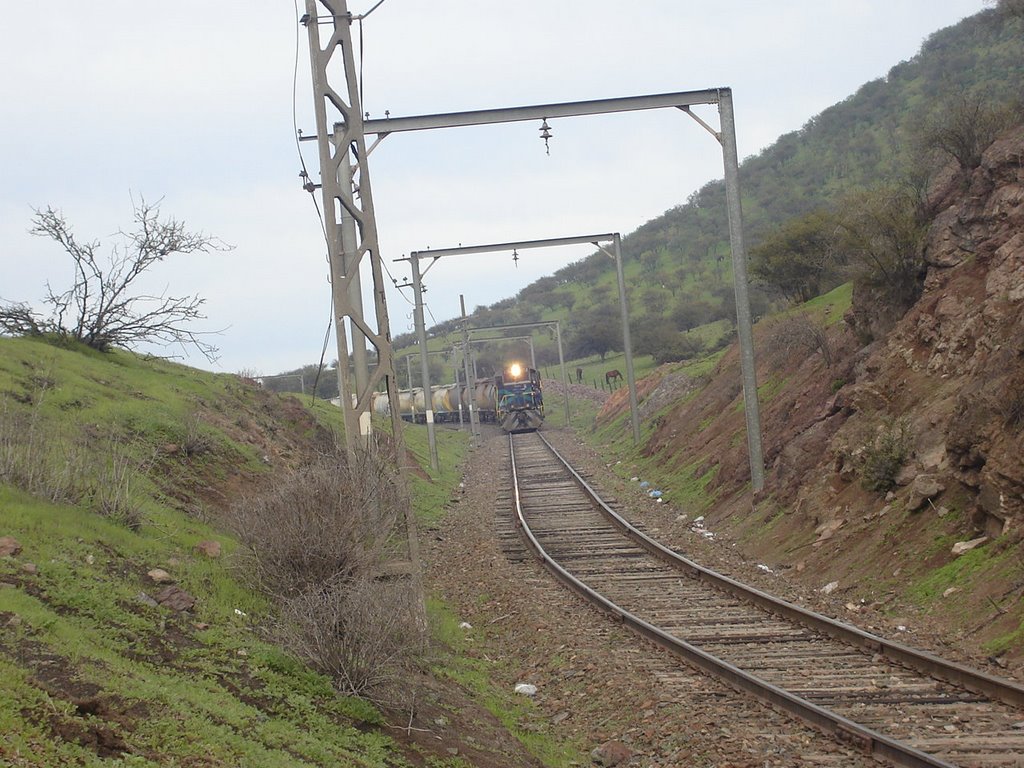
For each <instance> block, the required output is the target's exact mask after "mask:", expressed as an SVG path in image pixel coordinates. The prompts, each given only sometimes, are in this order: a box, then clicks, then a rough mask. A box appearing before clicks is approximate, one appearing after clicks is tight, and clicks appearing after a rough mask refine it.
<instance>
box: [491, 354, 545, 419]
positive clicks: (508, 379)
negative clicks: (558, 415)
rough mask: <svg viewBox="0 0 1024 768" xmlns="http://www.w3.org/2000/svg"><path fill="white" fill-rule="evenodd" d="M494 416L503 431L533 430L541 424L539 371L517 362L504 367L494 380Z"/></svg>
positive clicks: (542, 405)
mask: <svg viewBox="0 0 1024 768" xmlns="http://www.w3.org/2000/svg"><path fill="white" fill-rule="evenodd" d="M494 384H495V387H496V392H495V403H496V408H495V418H496V421H497V422H498V424H499V425H500V426H501V428H502V429H503V430H505V431H506V432H533V431H535V430H537V429H539V428H540V425H541V424H543V423H544V393H543V392H542V391H541V385H540V372H539V371H537V370H536V369H535V368H528V367H526V366H525V365H521V364H520V363H511V364H510V365H508V366H506V367H505V369H504V370H503V371H502V373H501V375H500V376H496V377H495V379H494Z"/></svg>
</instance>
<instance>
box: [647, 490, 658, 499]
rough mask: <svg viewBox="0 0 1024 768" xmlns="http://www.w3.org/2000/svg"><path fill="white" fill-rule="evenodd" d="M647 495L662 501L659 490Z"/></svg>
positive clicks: (649, 492)
mask: <svg viewBox="0 0 1024 768" xmlns="http://www.w3.org/2000/svg"><path fill="white" fill-rule="evenodd" d="M647 495H648V496H650V497H651V498H652V499H660V498H661V491H658V490H654V491H648V492H647Z"/></svg>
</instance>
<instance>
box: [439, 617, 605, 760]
mask: <svg viewBox="0 0 1024 768" xmlns="http://www.w3.org/2000/svg"><path fill="white" fill-rule="evenodd" d="M427 613H428V617H429V621H430V626H431V631H432V633H433V635H434V637H435V638H436V639H438V640H439V641H441V642H442V643H443V644H444V645H445V646H446V647H447V648H448V650H449V653H447V654H445V655H444V657H443V658H441V659H439V660H438V662H437V663H436V664H435V667H434V672H435V674H436V675H438V676H441V677H447V678H450V679H451V680H454V681H455V682H457V683H458V684H459V685H461V686H462V687H463V688H464V689H465V690H467V691H468V692H470V693H471V694H472V696H473V698H474V700H475V701H476V702H477V703H478V704H479V705H480V706H482V707H483V708H485V709H486V710H487V711H488V712H490V713H491V714H492V715H493V716H494V717H495V718H496V719H497V720H498V721H499V722H500V723H501V724H502V725H503V726H504V727H505V728H506V729H507V730H508V731H509V733H511V734H512V735H513V736H515V737H516V738H517V739H518V740H519V741H520V743H522V744H523V746H524V747H526V749H527V750H528V751H529V752H530V754H532V755H533V756H534V757H536V758H537V759H538V760H540V761H541V762H542V763H543V764H544V765H545V766H548V768H569V766H573V765H583V764H584V763H585V762H586V754H585V753H584V752H583V751H582V746H581V745H574V744H566V743H563V742H560V741H559V740H557V739H555V738H554V737H552V736H551V734H549V733H548V732H547V730H548V729H547V721H546V718H545V717H544V716H543V714H542V713H541V712H540V711H538V710H537V708H536V706H535V705H534V703H533V702H532V701H531V700H530V699H529V698H527V697H524V696H520V695H518V694H516V693H514V692H513V691H511V690H503V689H500V688H498V687H497V686H496V685H495V682H494V679H495V677H497V676H499V673H500V672H501V669H500V667H499V664H500V662H497V661H494V660H489V659H483V658H479V657H477V656H475V655H473V652H474V651H473V648H474V645H473V644H471V643H470V642H469V640H470V638H472V637H474V632H476V631H477V630H468V631H467V630H463V629H460V628H459V623H460V620H459V618H458V617H457V616H456V615H455V614H454V613H452V612H451V610H450V609H449V608H448V607H447V606H446V605H445V604H444V603H442V602H440V601H439V600H430V601H428V605H427ZM506 676H507V675H506Z"/></svg>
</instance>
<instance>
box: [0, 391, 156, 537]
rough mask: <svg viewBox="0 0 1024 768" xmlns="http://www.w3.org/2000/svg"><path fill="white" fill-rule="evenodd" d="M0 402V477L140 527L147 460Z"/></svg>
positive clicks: (36, 410)
mask: <svg viewBox="0 0 1024 768" xmlns="http://www.w3.org/2000/svg"><path fill="white" fill-rule="evenodd" d="M42 401H43V397H42V396H41V395H40V396H38V397H34V398H33V400H32V405H31V407H30V409H29V410H28V411H23V410H15V409H13V408H11V407H10V404H9V403H8V402H7V400H6V399H5V400H2V401H0V481H2V482H5V483H8V484H10V485H13V486H14V487H16V488H20V489H21V490H23V491H25V492H26V493H29V494H31V495H33V496H37V497H39V498H42V499H45V500H47V501H50V502H53V503H55V504H79V505H81V506H82V507H84V508H85V509H88V510H90V511H92V512H96V513H97V514H100V515H103V516H104V517H108V518H110V519H111V520H113V521H115V522H117V523H120V524H121V525H124V526H126V527H128V528H130V529H131V530H138V529H139V528H140V527H141V526H142V520H143V513H142V504H141V493H140V491H139V490H138V488H137V486H138V479H139V475H140V473H142V472H144V471H145V468H146V466H145V463H144V462H140V461H139V460H138V459H136V458H135V456H134V455H133V451H132V448H131V446H130V445H129V444H127V443H125V442H124V441H122V440H120V439H118V438H116V437H114V436H110V437H91V438H90V437H89V436H87V435H77V436H73V437H69V436H68V435H66V434H65V433H64V432H63V431H62V430H60V429H59V428H58V427H55V426H54V425H53V424H51V423H49V422H47V421H46V420H45V419H44V418H43V416H42V409H41V404H42Z"/></svg>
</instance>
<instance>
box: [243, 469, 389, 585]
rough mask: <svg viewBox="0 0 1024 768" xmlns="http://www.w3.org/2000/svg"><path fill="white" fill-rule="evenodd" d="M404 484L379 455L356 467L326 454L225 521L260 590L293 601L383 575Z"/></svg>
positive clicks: (246, 503) (250, 501) (247, 569)
mask: <svg viewBox="0 0 1024 768" xmlns="http://www.w3.org/2000/svg"><path fill="white" fill-rule="evenodd" d="M398 487H399V486H398V483H397V482H396V477H395V472H394V470H393V469H392V468H391V467H388V466H386V465H385V463H384V461H383V460H382V458H381V457H380V456H378V454H377V452H376V451H374V450H371V451H367V452H365V453H362V454H360V456H359V457H358V458H357V460H356V463H355V464H354V465H352V466H349V465H348V463H347V462H346V461H345V458H344V457H343V456H338V455H328V456H324V457H322V458H321V459H320V461H318V462H317V463H314V464H311V465H309V466H306V467H303V468H302V469H300V470H297V471H295V472H293V473H291V475H289V476H288V477H286V478H285V479H284V480H282V481H281V482H279V483H278V484H277V485H276V486H275V487H274V488H273V489H271V490H269V491H267V492H265V493H263V494H261V495H259V496H255V497H251V498H247V499H243V500H242V501H241V502H239V503H237V504H235V505H234V506H233V507H232V508H231V509H230V510H229V512H228V520H227V523H228V525H229V526H230V527H231V528H232V529H233V530H235V531H236V532H237V534H238V536H239V538H240V539H241V540H242V542H243V543H244V544H245V545H246V548H247V550H248V557H247V558H246V562H245V569H246V571H247V572H248V575H249V576H250V577H251V579H252V580H253V581H254V582H255V584H256V586H258V587H259V589H261V590H262V591H263V592H265V593H266V594H268V595H270V596H272V597H275V598H281V599H283V598H289V597H294V596H295V595H301V594H305V593H307V592H309V591H310V590H311V589H319V588H321V587H322V585H325V584H332V583H335V582H337V581H339V580H341V581H344V580H345V579H348V578H354V577H356V576H359V575H361V574H365V573H371V572H376V571H377V570H378V568H379V565H380V564H381V563H382V562H383V561H384V560H385V559H386V557H387V554H388V546H389V544H390V536H391V533H392V529H393V528H394V524H395V520H396V518H397V514H398V511H399V510H400V509H402V505H403V503H404V502H403V501H402V499H401V498H400V496H399V491H398Z"/></svg>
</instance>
